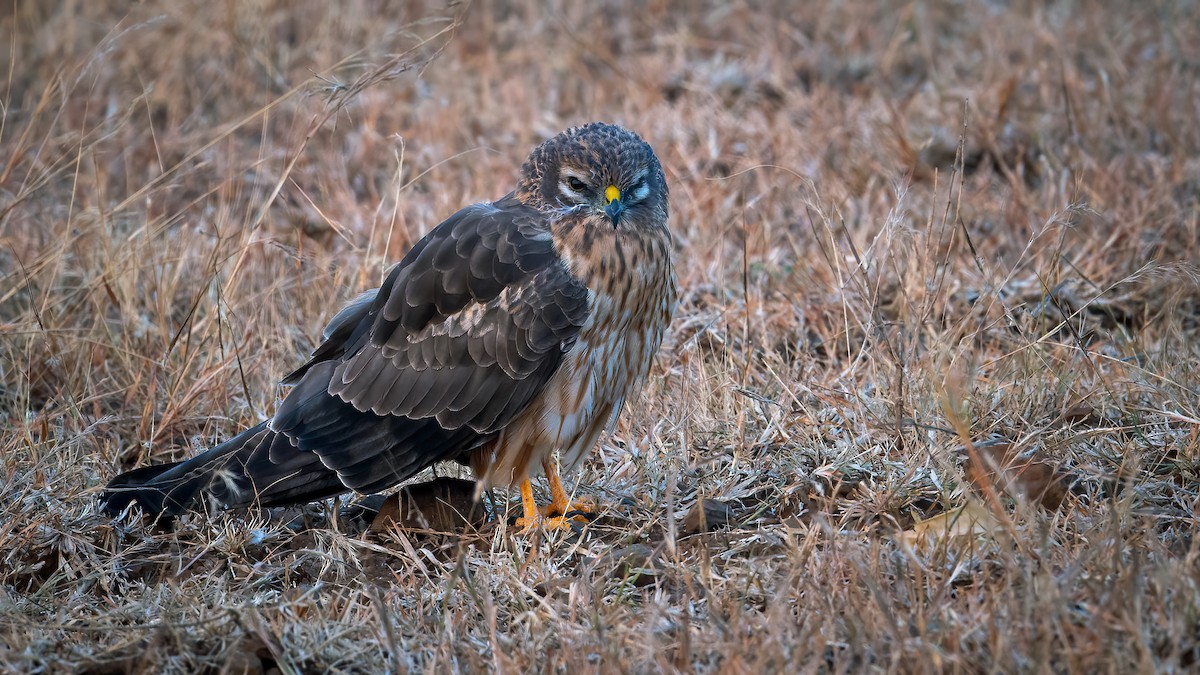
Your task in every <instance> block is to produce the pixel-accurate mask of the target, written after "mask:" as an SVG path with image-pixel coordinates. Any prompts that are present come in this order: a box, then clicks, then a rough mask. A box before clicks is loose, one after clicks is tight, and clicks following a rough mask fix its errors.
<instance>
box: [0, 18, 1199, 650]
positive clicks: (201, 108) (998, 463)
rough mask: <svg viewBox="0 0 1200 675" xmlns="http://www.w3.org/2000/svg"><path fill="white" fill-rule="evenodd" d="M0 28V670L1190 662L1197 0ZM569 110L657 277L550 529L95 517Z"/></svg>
mask: <svg viewBox="0 0 1200 675" xmlns="http://www.w3.org/2000/svg"><path fill="white" fill-rule="evenodd" d="M0 35H3V36H4V38H3V40H0V106H2V107H0V115H2V117H0V420H2V429H0V481H2V484H0V669H13V670H17V671H35V670H40V671H63V670H87V671H90V672H160V671H174V672H194V671H197V670H209V671H221V670H224V671H225V672H260V671H268V670H270V669H272V668H278V669H279V670H280V671H281V672H316V671H334V672H340V671H367V672H377V671H381V670H396V671H400V670H409V669H411V670H422V671H437V672H442V671H476V670H491V669H496V670H503V671H507V672H522V671H533V670H543V669H545V670H555V671H563V672H576V671H582V672H593V671H602V672H609V671H632V672H644V671H654V670H662V671H693V670H695V671H704V672H713V671H718V670H719V671H722V672H779V671H789V672H790V671H800V672H859V671H864V670H871V671H899V672H930V671H949V672H958V671H965V672H998V671H1007V672H1014V671H1054V672H1101V671H1125V672H1129V671H1134V670H1140V671H1151V670H1158V671H1185V670H1190V669H1195V668H1197V667H1198V666H1197V663H1198V662H1200V573H1198V571H1197V570H1198V569H1200V563H1198V560H1197V558H1198V554H1200V544H1198V543H1197V542H1196V540H1195V532H1196V528H1197V513H1198V510H1200V501H1198V499H1200V497H1198V488H1197V472H1198V468H1200V441H1198V434H1200V410H1198V408H1200V405H1198V394H1200V372H1198V368H1200V358H1198V357H1200V339H1198V338H1200V336H1198V335H1197V333H1198V330H1200V286H1198V280H1200V270H1198V268H1197V261H1198V260H1200V257H1198V256H1200V243H1198V242H1200V240H1198V235H1200V232H1198V230H1200V119H1198V116H1197V113H1196V111H1197V110H1198V109H1200V11H1198V10H1197V8H1196V6H1195V5H1194V4H1192V3H1185V2H1177V3H1166V2H1161V3H1160V2H1146V3H1138V4H1136V5H1132V6H1130V7H1125V6H1124V5H1123V4H1121V3H1105V2H1089V1H1085V0H1081V1H1078V2H1064V3H1042V2H1024V1H1021V0H1014V1H1013V2H1008V3H1004V2H962V3H950V2H912V3H876V2H873V1H868V0H850V1H847V2H836V3H821V4H817V3H803V4H798V5H797V6H795V7H793V6H792V5H790V4H789V3H782V2H780V3H774V4H770V3H750V2H740V3H739V2H735V3H732V4H731V3H710V4H703V5H702V4H700V3H690V2H651V3H648V4H646V5H644V6H643V5H642V4H641V3H613V2H593V3H586V4H585V3H550V4H549V5H542V4H540V3H533V2H517V3H511V4H508V3H506V4H504V5H493V4H491V3H483V2H479V3H474V4H473V5H469V6H462V5H454V6H449V7H445V6H442V5H439V4H427V5H418V4H416V3H412V4H410V3H397V2H367V1H365V0H362V1H357V2H355V1H350V2H344V3H337V4H336V6H335V4H334V3H324V2H318V1H316V0H313V1H309V2H295V3H291V2H283V1H282V0H256V1H254V2H245V3H238V2H198V1H186V2H166V1H160V0H148V1H147V2H141V3H124V2H115V1H97V2H35V1H33V0H17V1H16V2H15V3H9V4H8V5H5V6H4V7H3V8H0ZM593 119H601V120H610V121H616V122H620V123H623V124H625V125H627V126H629V127H631V128H633V129H635V130H636V131H638V132H639V133H641V134H642V135H643V136H644V137H645V138H647V140H649V141H650V143H651V144H652V145H653V146H654V147H655V149H656V150H657V152H658V154H659V157H660V159H661V160H662V163H663V165H664V167H665V170H666V172H667V177H668V182H669V183H670V187H671V194H672V207H673V214H672V226H673V229H674V231H675V233H676V234H677V237H678V246H677V256H678V257H677V268H678V271H679V275H680V281H681V285H682V288H683V296H682V301H681V304H680V307H679V311H678V313H677V316H676V319H675V323H674V325H673V329H672V331H671V332H670V334H669V336H668V338H667V341H666V343H665V344H664V347H663V349H662V352H661V354H660V356H659V359H658V361H657V364H656V366H655V369H654V371H653V374H652V377H651V381H650V382H649V384H648V385H647V387H646V390H645V392H644V393H643V395H642V396H641V397H640V398H638V399H637V400H636V401H634V402H633V403H632V404H631V405H630V406H629V407H628V408H627V410H626V413H625V414H624V415H623V416H622V418H621V420H620V423H619V425H618V426H617V428H616V429H615V430H614V431H613V433H612V434H611V435H610V436H608V437H606V438H605V439H604V440H603V441H602V442H601V444H600V447H599V448H598V450H597V451H596V452H595V453H594V454H593V456H592V458H591V459H590V460H589V461H588V462H587V464H586V466H585V467H584V468H583V470H582V472H581V474H580V475H578V476H577V478H578V485H579V488H578V491H579V492H580V493H582V494H587V495H591V496H593V497H596V498H597V499H599V500H600V501H602V502H604V503H605V504H607V505H609V509H608V511H607V512H606V514H605V515H604V516H603V517H602V518H600V519H599V520H598V521H597V522H595V523H594V524H593V525H591V526H590V527H588V528H587V529H586V530H585V531H584V532H583V533H582V534H581V535H580V534H568V535H562V534H551V535H548V536H545V537H542V536H535V537H525V536H520V535H516V534H514V533H513V532H512V531H511V529H510V528H508V527H506V526H505V524H504V522H503V521H504V513H503V511H504V510H505V508H507V507H508V504H509V502H508V497H509V496H506V495H505V494H504V493H503V492H502V491H497V492H495V493H494V494H493V495H492V500H491V501H489V502H488V503H489V504H490V505H491V506H492V507H493V518H492V519H491V520H489V522H486V523H481V524H479V525H478V527H466V526H463V525H462V524H459V523H453V522H449V521H447V522H445V523H438V522H426V523H424V524H421V523H417V524H416V526H415V527H410V528H400V527H392V528H386V529H385V530H384V531H374V532H364V531H363V530H364V527H363V524H362V523H361V522H360V520H359V519H357V518H355V517H353V515H352V514H350V513H348V512H347V511H346V510H345V509H335V508H334V507H333V505H332V504H325V505H322V506H319V507H313V508H311V509H308V510H306V511H300V510H293V511H277V512H273V513H234V514H224V515H218V516H216V517H207V516H205V517H189V518H186V519H184V520H183V521H182V522H180V523H179V525H178V527H177V528H176V529H174V530H171V531H157V530H154V529H153V528H149V527H147V526H145V525H144V524H142V523H139V522H137V521H135V520H132V519H130V520H125V521H121V522H116V523H114V522H112V521H110V520H108V519H106V518H104V517H103V516H102V515H101V514H99V513H98V512H97V507H96V502H95V498H96V495H97V493H98V489H99V487H100V486H102V485H103V484H104V483H105V482H106V481H107V480H109V479H110V478H111V477H112V476H113V475H114V474H115V473H116V472H118V471H120V470H124V469H127V468H130V467H133V466H141V465H144V464H146V463H150V462H157V461H165V460H169V459H173V458H179V457H182V456H185V455H188V454H190V453H192V452H194V451H195V450H196V449H198V448H201V447H205V446H207V445H209V444H211V443H213V442H214V441H216V440H218V439H220V438H223V437H226V436H228V435H229V434H232V433H234V432H236V431H237V430H239V429H242V428H244V427H246V426H247V425H250V424H253V423H255V422H257V421H260V420H262V419H265V418H266V416H268V415H270V414H271V411H272V410H273V406H274V405H275V403H276V401H277V400H278V397H279V395H280V393H281V390H280V389H279V387H278V386H277V385H276V380H277V378H278V377H279V376H280V375H281V374H283V373H286V372H288V371H289V370H290V369H291V368H292V367H294V366H295V365H296V364H297V363H298V362H299V361H300V359H302V358H303V356H304V354H306V352H307V351H308V350H309V349H310V348H311V347H312V346H313V340H314V339H315V338H316V337H317V335H318V331H319V327H320V326H321V325H323V322H324V321H325V320H327V319H328V318H329V317H330V316H331V315H332V313H333V312H334V311H336V309H337V307H338V305H339V303H341V302H344V301H346V300H348V299H350V298H351V297H353V295H354V294H355V293H357V292H358V291H360V290H362V289H364V288H368V287H371V286H373V285H374V284H376V283H378V281H379V280H380V278H381V274H382V272H383V270H384V269H385V268H386V266H387V265H388V263H389V262H394V261H396V260H398V259H399V257H400V256H401V255H402V254H403V252H404V251H405V250H406V249H407V247H408V246H409V245H410V244H411V243H412V242H413V241H414V240H415V239H416V238H417V237H419V236H420V235H421V234H422V233H424V232H425V231H427V230H428V229H429V228H430V227H432V226H433V225H434V224H436V223H437V222H438V221H439V220H440V219H441V218H444V217H445V216H447V215H449V214H450V213H452V212H453V211H454V210H455V209H457V208H458V207H460V206H462V205H464V204H467V203H470V202H473V201H479V200H486V199H493V198H496V197H498V196H500V195H502V194H504V193H505V192H507V191H508V190H509V189H511V186H512V185H513V181H514V177H515V174H516V170H517V167H518V166H519V164H520V162H521V160H522V159H523V157H524V154H525V153H526V152H527V151H528V150H529V149H530V148H531V147H532V146H533V145H534V144H535V143H537V142H538V141H540V140H542V139H544V138H545V137H547V136H548V135H550V134H553V133H555V132H556V131H558V130H560V129H561V128H563V127H565V126H568V125H570V124H575V123H580V122H584V121H589V120H593ZM438 475H440V476H459V475H460V473H459V471H458V469H456V468H452V467H451V468H441V469H439V470H438ZM425 478H428V476H426V477H425ZM446 484H447V483H446V482H445V481H443V482H442V483H440V484H439V485H446ZM450 485H451V486H453V484H450ZM422 489H424V488H421V487H417V488H414V490H415V491H417V492H420V491H421V490H422ZM426 496H428V495H426ZM702 500H711V501H703V502H702ZM701 503H703V504H704V505H705V506H706V508H705V509H703V512H704V513H705V514H707V516H706V517H705V518H700V517H698V516H699V513H700V512H699V511H698V510H697V508H698V507H697V505H698V504H701ZM497 521H498V522H497ZM706 529H712V530H713V531H711V532H707V533H705V532H703V530H706ZM438 530H448V531H445V532H442V531H438Z"/></svg>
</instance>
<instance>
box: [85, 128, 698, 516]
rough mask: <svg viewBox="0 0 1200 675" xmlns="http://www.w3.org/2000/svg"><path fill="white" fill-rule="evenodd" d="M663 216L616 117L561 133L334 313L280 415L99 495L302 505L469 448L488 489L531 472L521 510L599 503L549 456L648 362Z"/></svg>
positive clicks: (661, 318)
mask: <svg viewBox="0 0 1200 675" xmlns="http://www.w3.org/2000/svg"><path fill="white" fill-rule="evenodd" d="M667 215H668V208H667V184H666V179H665V177H664V176H663V171H662V167H661V165H660V164H659V161H658V158H657V157H656V156H655V154H654V151H653V150H652V149H651V148H650V145H649V144H648V143H646V142H645V141H643V140H642V139H641V138H640V137H639V136H637V135H636V134H634V133H633V132H631V131H629V130H627V129H624V128H622V127H620V126H616V125H612V124H604V123H592V124H587V125H584V126H579V127H573V128H570V129H567V130H566V131H563V132H562V133H560V134H558V135H557V136H554V137H553V138H551V139H549V140H547V141H545V142H543V143H542V144H541V145H538V146H537V147H536V148H534V150H533V152H532V153H531V154H530V155H529V158H528V159H527V160H526V161H525V163H524V165H523V166H522V167H521V174H520V178H519V180H518V182H517V187H516V189H515V190H513V191H512V192H510V193H509V194H507V195H505V196H504V197H501V198H500V199H498V200H496V201H494V202H491V203H481V204H475V205H472V206H468V207H466V208H464V209H462V210H460V211H458V212H457V213H455V214H454V215H452V216H450V217H449V218H448V219H446V220H445V221H444V222H443V223H441V224H440V225H438V226H437V227H435V228H433V229H432V230H431V231H430V232H429V233H428V234H427V235H425V236H424V237H423V238H422V239H421V240H420V241H418V242H417V243H416V245H415V246H413V248H412V249H411V250H410V251H409V252H408V254H407V255H405V256H404V258H403V259H402V260H401V261H400V263H399V264H397V265H396V266H394V267H393V268H392V269H391V271H390V272H389V273H388V275H387V277H386V280H385V281H384V282H383V285H382V286H380V287H379V288H377V289H375V290H372V291H368V292H366V293H364V294H362V295H360V296H359V297H358V298H357V299H355V300H354V301H352V302H351V303H350V304H348V305H347V306H345V307H344V308H342V309H341V311H339V312H338V313H337V314H336V315H334V317H333V319H332V320H330V322H329V325H328V326H326V327H325V330H324V333H323V334H322V342H321V343H320V346H318V347H317V348H316V350H315V351H314V352H313V353H312V357H311V358H310V359H309V361H308V362H307V363H305V364H304V365H302V366H300V367H299V368H298V369H297V370H295V371H294V372H292V373H291V374H289V375H287V376H286V377H285V378H284V379H283V383H284V384H291V385H295V386H294V387H293V388H292V389H291V390H290V391H289V392H288V394H287V396H286V397H285V398H284V399H283V401H282V402H281V403H280V404H279V406H278V409H277V410H276V412H275V415H274V416H273V417H272V418H271V419H269V420H267V421H266V422H263V423H261V424H259V425H257V426H255V427H252V428H250V429H247V430H245V431H243V432H242V433H240V434H238V435H236V436H234V437H233V438H231V439H229V440H228V441H225V442H224V443H221V444H220V445H217V446H215V447H213V448H210V449H208V450H206V451H204V452H202V453H200V454H199V455H197V456H195V457H193V458H191V459H188V460H185V461H182V462H176V463H173V464H162V465H157V466H147V467H143V468H138V469H134V470H132V471H129V472H126V473H123V474H121V475H119V476H117V477H116V478H115V479H114V480H113V481H112V482H111V483H109V485H108V487H107V488H106V489H105V491H104V494H103V496H102V505H103V507H104V508H105V510H106V511H107V512H108V513H110V514H114V515H117V514H120V513H122V512H124V511H125V509H126V508H127V507H128V506H129V505H130V504H134V503H136V504H137V505H138V506H139V507H140V508H141V509H142V510H143V512H145V513H146V514H148V515H150V516H153V517H155V518H164V517H166V518H170V517H174V516H176V515H179V514H182V513H184V512H187V511H203V510H210V509H228V508H237V507H245V506H252V505H259V506H276V505H286V504H298V503H303V502H309V501H316V500H320V499H324V498H327V497H331V496H334V495H338V494H341V493H345V492H349V491H352V490H353V491H357V492H359V493H373V492H378V491H381V490H384V489H387V488H390V487H392V486H394V485H396V484H398V483H400V482H402V481H404V480H406V479H408V478H410V477H412V476H413V475H415V474H416V473H418V472H419V471H421V470H422V469H425V468H426V467H429V466H430V465H432V464H434V463H436V462H441V461H445V460H458V461H460V462H463V463H465V464H469V465H470V466H471V467H472V469H473V471H474V475H475V479H476V482H477V487H478V489H477V493H476V494H477V495H478V494H479V492H480V491H482V490H483V489H486V488H488V487H492V486H500V487H511V486H512V485H519V486H520V492H521V501H522V510H523V514H524V515H523V516H522V517H521V518H519V519H518V520H517V525H518V526H519V527H522V528H525V529H530V528H534V527H547V528H550V527H565V526H569V524H570V522H571V520H570V518H571V516H573V515H574V513H575V511H574V510H575V509H585V510H586V508H587V507H588V506H589V504H587V503H576V504H571V503H569V502H568V498H567V495H566V492H565V490H564V489H563V485H562V481H561V479H560V478H559V473H558V469H557V466H556V464H555V458H554V453H555V452H556V451H557V453H558V454H559V458H560V460H561V464H562V465H563V466H564V467H566V469H567V470H570V469H571V468H573V467H575V466H577V465H578V464H579V463H580V461H581V460H582V459H583V458H584V457H585V456H586V455H587V454H588V452H590V451H591V449H592V447H593V446H594V445H595V444H596V442H597V439H598V438H599V436H600V434H601V432H602V431H603V430H604V429H605V428H606V427H607V426H608V425H609V424H610V423H611V422H612V421H613V420H614V419H615V418H616V417H617V415H618V414H619V413H620V411H621V408H622V406H623V405H624V403H625V401H626V399H627V398H628V397H629V396H630V395H631V394H632V393H633V392H634V391H635V390H636V388H637V387H638V386H639V385H640V382H641V381H642V380H643V379H644V378H645V376H646V373H647V371H648V370H649V368H650V363H651V360H652V359H653V357H654V354H655V352H656V351H657V350H658V346H659V343H660V342H661V340H662V337H663V332H664V330H665V329H666V328H667V325H668V324H669V323H670V321H671V316H672V314H673V312H674V308H675V300H676V286H675V274H674V268H673V266H672V262H671V249H672V245H671V234H670V231H669V230H668V228H667ZM539 468H540V469H541V470H542V471H544V472H545V475H546V477H547V479H548V482H549V487H550V495H551V503H550V505H549V506H548V507H543V508H539V507H538V505H537V503H536V502H535V501H534V497H533V490H532V487H531V485H530V477H531V476H536V472H537V471H538V469H539Z"/></svg>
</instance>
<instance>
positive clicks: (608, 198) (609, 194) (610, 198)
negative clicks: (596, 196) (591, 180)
mask: <svg viewBox="0 0 1200 675" xmlns="http://www.w3.org/2000/svg"><path fill="white" fill-rule="evenodd" d="M620 198H621V191H620V190H618V189H617V186H616V185H609V186H608V187H606V188H604V203H605V204H608V203H609V202H615V201H617V200H618V199H620Z"/></svg>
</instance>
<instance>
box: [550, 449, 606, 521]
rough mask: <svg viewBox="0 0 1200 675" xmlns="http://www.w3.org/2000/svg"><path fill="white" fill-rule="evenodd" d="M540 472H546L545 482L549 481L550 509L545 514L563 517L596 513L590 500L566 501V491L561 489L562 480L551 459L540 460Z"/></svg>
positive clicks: (593, 503)
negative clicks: (573, 513) (574, 512)
mask: <svg viewBox="0 0 1200 675" xmlns="http://www.w3.org/2000/svg"><path fill="white" fill-rule="evenodd" d="M542 470H543V471H545V472H546V480H548V481H550V508H549V509H547V510H546V513H547V514H554V515H558V516H565V515H567V514H568V513H571V512H573V511H580V512H582V513H584V514H589V515H590V514H593V513H595V512H596V503H595V502H593V501H592V500H591V499H587V498H583V499H579V500H577V501H575V502H574V503H572V502H570V501H568V500H567V491H566V490H564V489H563V484H562V478H560V477H559V475H558V466H557V465H556V464H555V463H554V460H553V459H551V458H550V457H547V458H546V459H544V460H542Z"/></svg>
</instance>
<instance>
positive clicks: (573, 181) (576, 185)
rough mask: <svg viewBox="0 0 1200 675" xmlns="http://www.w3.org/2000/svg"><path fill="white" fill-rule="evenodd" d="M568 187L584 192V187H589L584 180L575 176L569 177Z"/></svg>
mask: <svg viewBox="0 0 1200 675" xmlns="http://www.w3.org/2000/svg"><path fill="white" fill-rule="evenodd" d="M567 187H569V188H571V189H572V190H574V191H576V192H583V189H584V188H586V187H587V184H586V183H584V182H583V181H581V180H579V179H578V178H576V177H575V176H568V177H567Z"/></svg>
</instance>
